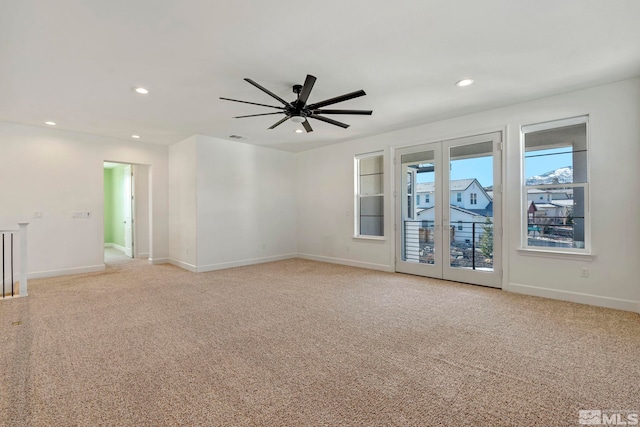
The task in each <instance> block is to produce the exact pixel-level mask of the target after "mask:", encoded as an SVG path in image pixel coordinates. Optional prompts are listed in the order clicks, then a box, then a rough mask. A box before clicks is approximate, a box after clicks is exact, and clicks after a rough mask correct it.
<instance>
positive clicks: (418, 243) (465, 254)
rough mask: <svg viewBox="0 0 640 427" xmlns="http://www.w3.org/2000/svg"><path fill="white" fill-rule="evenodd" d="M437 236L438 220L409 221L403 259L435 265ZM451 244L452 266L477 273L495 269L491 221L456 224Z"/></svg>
mask: <svg viewBox="0 0 640 427" xmlns="http://www.w3.org/2000/svg"><path fill="white" fill-rule="evenodd" d="M487 233H488V234H487ZM485 234H486V236H485ZM483 236H484V237H483ZM434 237H435V223H434V221H423V220H405V221H404V245H403V260H405V261H413V262H419V263H422V264H434V263H435V256H434V255H435V251H436V247H435V240H434ZM449 242H450V247H449V265H450V266H451V267H458V268H470V269H473V270H476V269H483V270H487V269H493V224H492V223H491V222H487V221H486V220H484V221H456V222H453V223H451V226H450V227H449Z"/></svg>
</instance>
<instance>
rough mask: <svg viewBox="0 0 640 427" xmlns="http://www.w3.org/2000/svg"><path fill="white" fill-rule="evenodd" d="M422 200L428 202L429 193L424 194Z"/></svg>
mask: <svg viewBox="0 0 640 427" xmlns="http://www.w3.org/2000/svg"><path fill="white" fill-rule="evenodd" d="M424 202H425V203H429V194H425V195H424Z"/></svg>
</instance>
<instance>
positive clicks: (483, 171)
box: [448, 141, 493, 271]
mask: <svg viewBox="0 0 640 427" xmlns="http://www.w3.org/2000/svg"><path fill="white" fill-rule="evenodd" d="M449 171H450V172H449V189H448V191H449V203H450V205H449V231H448V232H449V260H450V261H449V265H450V266H451V267H454V268H462V269H473V270H485V271H492V270H493V143H492V142H491V141H489V142H481V143H477V144H469V145H462V146H457V147H451V149H450V152H449Z"/></svg>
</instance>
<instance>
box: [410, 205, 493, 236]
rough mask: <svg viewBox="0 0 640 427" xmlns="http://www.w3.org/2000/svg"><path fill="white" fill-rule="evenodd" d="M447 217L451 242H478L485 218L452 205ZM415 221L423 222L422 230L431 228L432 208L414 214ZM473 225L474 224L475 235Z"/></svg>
mask: <svg viewBox="0 0 640 427" xmlns="http://www.w3.org/2000/svg"><path fill="white" fill-rule="evenodd" d="M449 215H450V219H449V222H450V230H451V235H452V237H453V241H455V242H458V243H471V242H472V239H474V238H475V241H476V242H478V240H479V239H480V237H481V236H482V234H483V232H484V231H483V230H484V229H483V227H482V226H483V225H484V223H485V222H486V220H487V216H485V215H481V214H478V213H475V212H472V211H469V210H467V209H462V208H459V207H457V206H453V205H452V206H451V210H450V211H449ZM416 219H417V220H422V221H423V227H422V228H427V229H428V228H432V227H433V221H434V209H433V207H431V208H427V209H421V210H419V211H418V213H417V214H416ZM473 223H475V234H474V226H473Z"/></svg>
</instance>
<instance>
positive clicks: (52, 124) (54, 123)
mask: <svg viewBox="0 0 640 427" xmlns="http://www.w3.org/2000/svg"><path fill="white" fill-rule="evenodd" d="M44 124H45V125H49V126H55V125H56V122H44Z"/></svg>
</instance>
